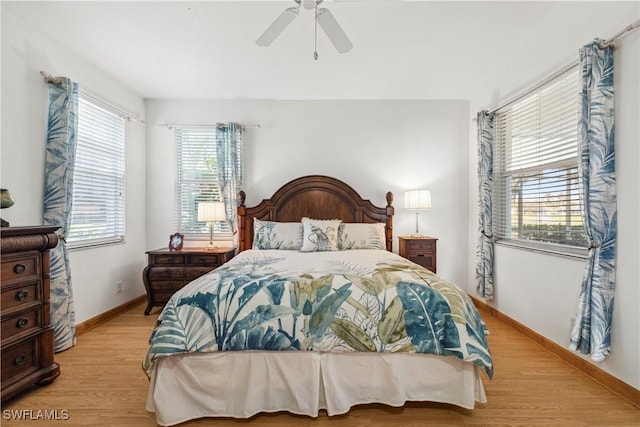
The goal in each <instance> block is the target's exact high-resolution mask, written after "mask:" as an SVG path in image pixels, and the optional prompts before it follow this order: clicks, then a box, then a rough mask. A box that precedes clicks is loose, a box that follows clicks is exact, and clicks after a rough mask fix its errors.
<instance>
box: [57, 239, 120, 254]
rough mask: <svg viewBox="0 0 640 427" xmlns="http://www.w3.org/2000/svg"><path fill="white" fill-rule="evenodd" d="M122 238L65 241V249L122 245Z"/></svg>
mask: <svg viewBox="0 0 640 427" xmlns="http://www.w3.org/2000/svg"><path fill="white" fill-rule="evenodd" d="M124 243H125V241H124V238H122V239H102V240H86V241H83V242H67V250H68V251H69V252H72V251H79V250H84V249H94V248H101V247H104V246H112V245H122V244H124Z"/></svg>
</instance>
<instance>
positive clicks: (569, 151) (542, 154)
mask: <svg viewBox="0 0 640 427" xmlns="http://www.w3.org/2000/svg"><path fill="white" fill-rule="evenodd" d="M578 93H579V85H578V71H577V69H575V68H573V69H571V70H570V71H568V72H567V73H565V74H563V75H561V76H559V77H558V78H557V79H554V80H553V81H552V82H550V83H549V84H547V85H546V86H544V87H543V88H541V89H539V90H538V91H536V92H534V93H533V94H530V95H528V96H526V97H525V98H523V99H522V100H520V101H519V102H517V103H514V104H512V105H511V106H510V107H508V108H506V109H504V110H502V111H499V112H498V113H496V117H495V121H494V132H495V144H494V173H495V176H494V178H495V179H494V191H493V194H494V200H493V208H494V213H493V222H494V224H493V229H494V235H495V237H496V238H497V239H498V240H501V239H504V240H512V241H514V242H516V243H517V242H520V243H527V242H537V243H538V244H542V245H549V244H551V245H566V246H578V247H580V246H586V236H585V234H584V230H583V226H582V217H581V215H580V195H579V192H578V134H577V132H578V131H577V129H578V102H579V97H578ZM554 250H558V248H557V247H556V248H555V249H554Z"/></svg>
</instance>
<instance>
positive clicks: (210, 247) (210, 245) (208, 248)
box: [207, 242, 218, 251]
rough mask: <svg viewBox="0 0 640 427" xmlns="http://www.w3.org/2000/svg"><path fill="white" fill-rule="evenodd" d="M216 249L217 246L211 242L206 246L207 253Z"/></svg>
mask: <svg viewBox="0 0 640 427" xmlns="http://www.w3.org/2000/svg"><path fill="white" fill-rule="evenodd" d="M216 249H218V246H217V245H214V244H213V242H209V244H208V245H207V250H208V251H214V250H216Z"/></svg>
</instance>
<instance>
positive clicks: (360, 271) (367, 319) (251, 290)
mask: <svg viewBox="0 0 640 427" xmlns="http://www.w3.org/2000/svg"><path fill="white" fill-rule="evenodd" d="M239 201H240V205H239V207H238V229H239V236H238V237H239V244H238V249H239V253H238V255H236V257H234V258H233V259H232V260H231V261H229V262H228V263H226V264H225V265H223V266H221V267H219V268H217V269H216V270H214V271H212V272H210V273H208V274H207V275H205V276H202V277H200V278H198V279H196V280H194V281H193V282H191V283H190V284H189V285H187V286H186V287H184V288H183V289H181V290H179V291H177V292H176V293H175V294H174V295H173V296H172V297H171V299H170V300H169V302H168V303H167V305H166V306H165V308H164V309H163V311H162V313H161V314H160V316H159V318H158V322H157V324H156V328H155V329H154V331H153V333H152V335H151V337H150V346H149V350H148V353H147V356H146V358H145V360H144V362H143V369H144V370H145V372H146V373H147V374H148V376H149V379H150V384H149V391H148V395H147V410H148V411H150V412H155V414H156V420H157V422H158V424H160V425H175V424H178V423H181V422H185V421H188V420H191V419H196V418H202V417H236V418H248V417H251V416H253V415H255V414H258V413H263V412H279V411H287V412H290V413H293V414H299V415H307V416H310V417H317V416H318V414H319V412H320V411H321V410H326V412H327V414H328V415H329V416H333V415H338V414H343V413H346V412H348V411H349V409H350V408H351V407H352V406H354V405H357V404H366V403H383V404H387V405H393V406H401V405H403V404H404V403H405V402H408V401H429V402H439V403H448V404H453V405H457V406H460V407H463V408H467V409H473V407H474V405H475V402H484V401H486V397H485V394H484V389H483V385H482V381H481V373H482V372H484V374H485V375H486V376H487V377H491V376H492V373H493V362H492V359H491V354H490V352H489V348H488V346H487V342H486V334H487V333H488V331H487V330H486V327H485V324H484V322H483V321H482V319H481V317H480V315H479V313H478V312H477V310H476V308H475V307H474V306H473V303H472V302H471V300H470V299H469V297H468V296H467V295H466V293H464V292H463V291H462V290H461V289H460V288H458V287H457V286H455V285H453V284H451V283H448V282H447V281H445V280H443V279H441V278H440V277H438V276H437V275H435V274H434V273H432V272H430V271H428V270H426V269H424V268H423V267H421V266H419V265H417V264H414V263H412V262H410V261H408V260H406V259H404V258H401V257H399V256H398V255H397V254H394V253H393V252H392V249H393V214H394V208H393V206H392V203H393V195H392V194H391V193H387V194H386V201H387V204H386V206H384V207H379V206H375V205H374V204H373V203H371V202H370V201H369V200H364V199H362V198H361V196H360V195H359V194H358V193H357V192H356V191H355V190H354V189H353V188H352V187H350V186H349V185H347V184H346V183H344V182H342V181H340V180H337V179H335V178H331V177H327V176H321V175H310V176H305V177H301V178H297V179H294V180H292V181H290V182H288V183H287V184H285V185H283V186H282V187H281V188H280V189H278V190H277V191H276V192H275V193H274V194H273V195H272V197H271V198H269V199H264V200H262V202H260V203H259V204H258V205H256V206H253V207H247V206H246V205H245V201H246V196H245V194H244V193H242V192H241V194H240V195H239Z"/></svg>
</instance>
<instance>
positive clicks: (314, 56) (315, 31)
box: [313, 3, 318, 61]
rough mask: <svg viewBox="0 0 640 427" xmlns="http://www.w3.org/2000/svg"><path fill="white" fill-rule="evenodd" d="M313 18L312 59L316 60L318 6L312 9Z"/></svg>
mask: <svg viewBox="0 0 640 427" xmlns="http://www.w3.org/2000/svg"><path fill="white" fill-rule="evenodd" d="M314 11H315V18H314V26H313V59H314V60H316V61H317V60H318V4H317V3H316V7H315V8H314Z"/></svg>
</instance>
